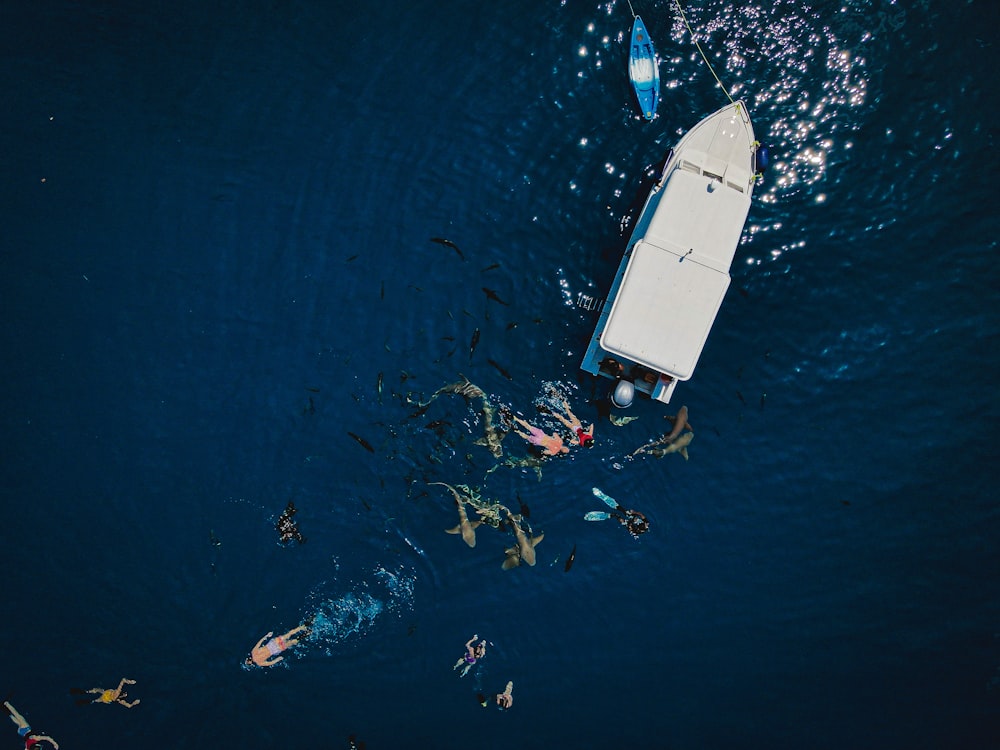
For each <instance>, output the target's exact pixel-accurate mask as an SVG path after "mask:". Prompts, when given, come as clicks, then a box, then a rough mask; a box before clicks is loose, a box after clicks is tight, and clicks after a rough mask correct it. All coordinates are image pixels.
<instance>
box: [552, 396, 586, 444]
mask: <svg viewBox="0 0 1000 750" xmlns="http://www.w3.org/2000/svg"><path fill="white" fill-rule="evenodd" d="M560 401H561V405H562V409H563V411H564V412H566V414H565V415H563V414H560V413H559V412H558V411H553V412H552V416H553V417H555V418H556V419H558V420H559V421H560V422H562V423H563V424H564V425H566V427H568V428H569V429H570V430H572V431H573V434H574V435H575V436H576V437H575V442H576V444H577V445H579V446H580V447H581V448H593V447H594V424H593V423H591V425H590V427H587V428H585V427H584V426H583V422H581V421H580V419H579V417H577V416H576V414H574V413H573V411H572V410H571V409H570V408H569V402H568V401H567V400H566V399H565V398H560Z"/></svg>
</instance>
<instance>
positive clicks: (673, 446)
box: [649, 432, 694, 461]
mask: <svg viewBox="0 0 1000 750" xmlns="http://www.w3.org/2000/svg"><path fill="white" fill-rule="evenodd" d="M692 440H694V433H693V432H685V433H684V434H683V435H681V436H680V437H678V438H676V439H675V440H674V441H673V442H672V443H667V444H666V445H665V446H663V447H662V448H652V449H651V450H649V453H650V454H651V455H653V456H656V457H657V458H663V457H664V456H666V455H667V454H669V453H680V454H681V455H682V456H684V460H685V461H687V460H688V451H687V447H688V446H689V445H691V441H692Z"/></svg>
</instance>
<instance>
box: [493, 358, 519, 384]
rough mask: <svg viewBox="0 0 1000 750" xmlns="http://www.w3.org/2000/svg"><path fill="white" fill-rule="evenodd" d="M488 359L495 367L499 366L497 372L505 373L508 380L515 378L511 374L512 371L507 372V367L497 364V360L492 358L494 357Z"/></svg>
mask: <svg viewBox="0 0 1000 750" xmlns="http://www.w3.org/2000/svg"><path fill="white" fill-rule="evenodd" d="M486 361H487V362H489V363H490V364H491V365H493V366H494V367H495V368H497V372H499V373H500V374H501V375H503V376H504V377H505V378H507V380H513V379H514V378H512V377H511V376H510V373H509V372H507V371H506V370H505V369H503V368H502V367H501V366H500V365H499V364H497V363H496V362H495V361H494V360H492V359H488V360H486Z"/></svg>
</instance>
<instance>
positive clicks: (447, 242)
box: [431, 237, 465, 260]
mask: <svg viewBox="0 0 1000 750" xmlns="http://www.w3.org/2000/svg"><path fill="white" fill-rule="evenodd" d="M431 242H436V243H437V244H439V245H444V246H445V247H450V248H451V249H452V250H454V251H455V252H456V253H458V257H459V258H461V259H462V260H465V255H463V254H462V251H461V250H459V249H458V245H456V244H455V243H454V242H452V241H451V240H448V239H445V238H444V237H431Z"/></svg>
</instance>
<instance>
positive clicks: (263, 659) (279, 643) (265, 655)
mask: <svg viewBox="0 0 1000 750" xmlns="http://www.w3.org/2000/svg"><path fill="white" fill-rule="evenodd" d="M302 632H305V633H307V634H308V632H309V628H307V627H306V626H305V625H299V626H298V627H297V628H292V629H291V630H289V631H288V632H287V633H285V634H284V635H279V636H278V637H277V638H271V636H273V635H274V631H270V632H268V634H267V635H265V636H264V637H263V638H261V639H260V640H259V641H257V645H256V646H254V647H253V650H252V651H251V652H250V657H249V658H248V659H247V660H246V662H245V664H246V665H247V666H248V667H249V666H251V665H252V664H256V665H257V666H258V667H273V666H274V665H275V664H277V663H278V662H279V661H281V660H282V659H284V658H285V657H284V656H278V654H280V653H281V652H282V651H284V650H285V649H289V648H291V647H292V646H297V645H298V644H299V639H298V638H293V637H292V636H294V635H295V634H296V633H302ZM304 637H305V636H303V638H304ZM268 638H271V640H269V641H267V643H264V641H265V640H266V639H268Z"/></svg>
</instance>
